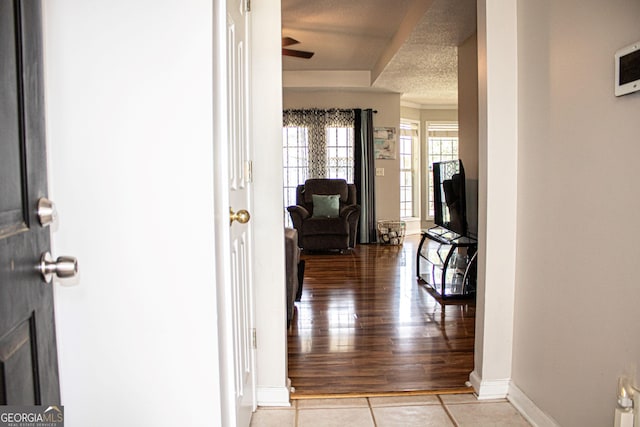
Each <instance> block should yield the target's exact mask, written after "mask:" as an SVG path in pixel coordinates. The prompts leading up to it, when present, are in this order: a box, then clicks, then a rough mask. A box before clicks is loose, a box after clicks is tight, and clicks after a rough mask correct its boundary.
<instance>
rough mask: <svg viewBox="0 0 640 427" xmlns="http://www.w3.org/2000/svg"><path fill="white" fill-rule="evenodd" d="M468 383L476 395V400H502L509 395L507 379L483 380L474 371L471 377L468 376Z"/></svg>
mask: <svg viewBox="0 0 640 427" xmlns="http://www.w3.org/2000/svg"><path fill="white" fill-rule="evenodd" d="M469 381H470V382H471V386H472V387H473V389H474V390H475V391H476V394H477V395H478V400H487V399H504V398H506V397H507V394H509V383H510V380H509V379H508V378H507V379H500V380H490V381H489V380H483V379H482V378H481V377H480V375H479V374H478V373H477V372H476V371H473V372H471V375H469Z"/></svg>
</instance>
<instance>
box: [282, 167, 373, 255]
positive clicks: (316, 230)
mask: <svg viewBox="0 0 640 427" xmlns="http://www.w3.org/2000/svg"><path fill="white" fill-rule="evenodd" d="M287 210H288V211H289V214H290V215H291V219H292V220H293V226H294V227H295V229H296V230H298V244H299V245H300V247H301V248H302V249H306V250H311V251H314V250H316V251H320V250H332V249H338V250H343V249H347V248H353V247H355V245H356V236H357V233H358V221H359V219H360V206H358V205H357V204H356V187H355V185H354V184H347V181H345V180H344V179H308V180H307V181H305V183H304V185H298V187H297V190H296V205H295V206H289V207H288V208H287Z"/></svg>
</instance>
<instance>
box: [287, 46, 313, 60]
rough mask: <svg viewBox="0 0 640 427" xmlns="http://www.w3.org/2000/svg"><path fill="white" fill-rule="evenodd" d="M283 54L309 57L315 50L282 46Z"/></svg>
mask: <svg viewBox="0 0 640 427" xmlns="http://www.w3.org/2000/svg"><path fill="white" fill-rule="evenodd" d="M282 54H283V55H284V56H293V57H295V58H305V59H309V58H311V57H312V56H313V54H314V52H306V51H304V50H294V49H285V48H282Z"/></svg>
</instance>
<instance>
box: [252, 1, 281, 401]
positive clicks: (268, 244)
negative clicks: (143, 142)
mask: <svg viewBox="0 0 640 427" xmlns="http://www.w3.org/2000/svg"><path fill="white" fill-rule="evenodd" d="M251 14H252V16H253V18H252V20H253V24H254V27H253V38H252V41H253V55H252V57H253V62H252V69H253V72H254V76H255V77H256V78H255V81H254V85H253V87H252V89H253V100H254V104H253V120H252V134H253V139H254V147H253V162H254V163H253V175H254V191H255V193H254V197H255V203H254V205H253V209H254V211H253V212H252V215H253V219H252V221H253V222H254V224H253V226H254V232H255V251H254V254H255V256H254V259H255V265H254V267H255V269H254V287H255V292H256V294H255V295H256V329H257V341H258V348H257V368H258V403H259V404H260V405H265V406H266V405H271V406H282V405H288V404H289V390H288V388H287V329H286V328H287V326H286V312H287V309H286V302H285V300H286V290H285V267H284V264H285V261H284V260H285V255H284V232H283V229H284V223H283V216H282V214H283V207H282V200H283V194H282V182H283V181H282V88H281V86H280V85H278V84H275V83H274V84H264V82H266V81H269V82H280V81H282V64H281V61H282V55H281V49H282V46H281V38H280V37H281V26H280V1H279V0H269V1H266V2H264V1H260V2H253V3H252V12H251Z"/></svg>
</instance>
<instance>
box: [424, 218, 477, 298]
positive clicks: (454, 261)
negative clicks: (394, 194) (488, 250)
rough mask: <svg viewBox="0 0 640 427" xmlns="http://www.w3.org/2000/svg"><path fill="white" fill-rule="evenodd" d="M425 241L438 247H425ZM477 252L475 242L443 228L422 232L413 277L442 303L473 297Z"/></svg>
mask: <svg viewBox="0 0 640 427" xmlns="http://www.w3.org/2000/svg"><path fill="white" fill-rule="evenodd" d="M427 239H428V240H431V241H434V242H436V243H438V246H437V247H434V246H433V245H428V244H427V245H425V242H426V241H427ZM477 248H478V241H477V240H476V239H474V238H472V237H468V236H461V235H459V234H456V233H454V232H452V231H450V230H447V229H445V228H443V227H433V228H429V229H426V230H423V231H422V239H421V240H420V244H419V245H418V253H417V256H416V276H417V278H418V279H419V280H421V281H423V282H425V283H426V284H427V286H429V287H430V288H431V289H432V290H433V291H434V292H435V293H436V294H437V295H438V296H439V297H441V298H443V299H447V298H470V297H473V296H475V293H476V268H475V266H476V255H477Z"/></svg>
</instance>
